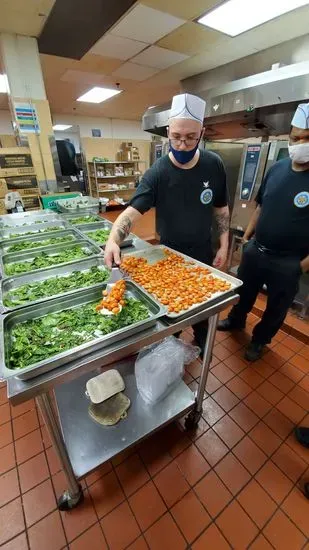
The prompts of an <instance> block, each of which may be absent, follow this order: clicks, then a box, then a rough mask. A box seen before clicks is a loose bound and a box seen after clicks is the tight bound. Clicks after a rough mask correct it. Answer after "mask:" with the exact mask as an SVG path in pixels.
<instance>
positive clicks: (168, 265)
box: [121, 249, 231, 313]
mask: <svg viewBox="0 0 309 550" xmlns="http://www.w3.org/2000/svg"><path fill="white" fill-rule="evenodd" d="M164 253H165V258H164V259H163V260H160V261H158V262H156V263H155V264H149V263H148V262H147V260H146V259H145V258H137V257H135V256H127V257H125V258H124V259H123V261H122V264H121V267H122V269H123V270H124V271H126V272H127V273H128V275H130V277H131V278H132V279H133V281H135V282H136V283H138V284H139V285H141V286H142V287H143V288H144V289H145V290H147V292H149V293H150V294H153V295H154V296H155V297H156V298H158V300H159V301H160V302H161V304H163V305H165V306H167V308H168V311H169V313H180V312H182V311H186V310H187V309H189V308H190V307H192V306H194V305H196V304H200V303H202V302H205V301H207V300H208V299H209V298H210V297H211V296H212V295H213V294H215V293H216V292H224V291H226V290H229V289H230V288H231V285H230V283H228V282H227V281H225V280H223V279H220V278H219V277H215V276H213V275H211V272H210V270H209V269H207V268H204V267H200V266H196V265H194V262H188V261H186V260H185V259H184V258H183V257H182V256H179V255H178V254H175V253H173V252H171V251H170V250H166V249H165V250H164Z"/></svg>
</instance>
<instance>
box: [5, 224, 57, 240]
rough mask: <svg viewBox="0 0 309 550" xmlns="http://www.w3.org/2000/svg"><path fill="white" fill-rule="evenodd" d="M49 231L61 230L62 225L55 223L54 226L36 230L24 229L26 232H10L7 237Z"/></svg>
mask: <svg viewBox="0 0 309 550" xmlns="http://www.w3.org/2000/svg"><path fill="white" fill-rule="evenodd" d="M50 231H63V227H61V226H60V225H56V226H55V227H46V229H38V230H37V231H26V233H10V235H9V238H10V239H14V238H18V237H25V236H26V235H38V234H39V233H49V232H50Z"/></svg>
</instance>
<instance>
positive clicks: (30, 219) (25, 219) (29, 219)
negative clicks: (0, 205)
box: [0, 212, 61, 229]
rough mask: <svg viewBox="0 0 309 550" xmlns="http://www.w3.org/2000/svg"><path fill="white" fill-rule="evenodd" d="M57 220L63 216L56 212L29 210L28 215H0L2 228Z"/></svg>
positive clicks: (0, 226)
mask: <svg viewBox="0 0 309 550" xmlns="http://www.w3.org/2000/svg"><path fill="white" fill-rule="evenodd" d="M16 216H17V214H16ZM57 221H61V217H60V216H59V214H57V213H56V212H54V213H53V214H30V212H29V213H28V216H22V217H20V216H18V217H15V214H5V215H4V216H0V228H1V229H2V228H6V227H23V226H26V225H34V224H38V223H43V224H44V223H48V222H57Z"/></svg>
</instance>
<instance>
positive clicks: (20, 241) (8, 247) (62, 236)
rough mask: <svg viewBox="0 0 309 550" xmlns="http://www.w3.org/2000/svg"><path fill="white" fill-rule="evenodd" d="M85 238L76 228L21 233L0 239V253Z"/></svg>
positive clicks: (74, 241)
mask: <svg viewBox="0 0 309 550" xmlns="http://www.w3.org/2000/svg"><path fill="white" fill-rule="evenodd" d="M85 239H86V240H87V236H86V237H85V236H84V235H83V234H82V233H81V232H80V231H78V230H77V229H63V230H62V231H56V232H53V231H52V232H50V233H48V232H47V233H39V234H38V235H21V236H20V237H18V238H14V239H4V240H0V255H1V256H3V255H4V254H10V253H11V252H26V251H28V250H38V249H40V248H42V247H43V248H45V247H46V246H51V245H52V246H58V245H59V244H64V243H66V244H67V245H70V244H73V243H76V242H80V241H83V240H85Z"/></svg>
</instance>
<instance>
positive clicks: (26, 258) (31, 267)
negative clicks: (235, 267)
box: [0, 239, 102, 278]
mask: <svg viewBox="0 0 309 550" xmlns="http://www.w3.org/2000/svg"><path fill="white" fill-rule="evenodd" d="M101 254H102V250H101V248H100V247H99V246H97V245H95V244H94V243H92V242H91V241H89V240H86V239H84V240H81V241H80V242H78V243H74V244H70V245H69V246H68V244H67V243H66V244H59V245H57V246H46V247H44V248H41V249H40V251H35V250H29V252H15V253H11V254H4V255H3V256H1V257H0V269H1V273H2V277H3V278H5V277H12V276H14V277H15V276H19V275H21V274H24V273H29V272H31V271H36V270H37V269H45V268H48V269H49V268H51V267H54V266H55V265H57V266H61V265H65V264H68V263H72V262H76V261H80V260H82V259H85V258H90V257H91V256H100V255H101Z"/></svg>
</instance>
